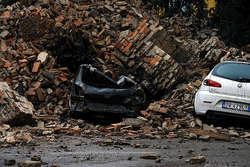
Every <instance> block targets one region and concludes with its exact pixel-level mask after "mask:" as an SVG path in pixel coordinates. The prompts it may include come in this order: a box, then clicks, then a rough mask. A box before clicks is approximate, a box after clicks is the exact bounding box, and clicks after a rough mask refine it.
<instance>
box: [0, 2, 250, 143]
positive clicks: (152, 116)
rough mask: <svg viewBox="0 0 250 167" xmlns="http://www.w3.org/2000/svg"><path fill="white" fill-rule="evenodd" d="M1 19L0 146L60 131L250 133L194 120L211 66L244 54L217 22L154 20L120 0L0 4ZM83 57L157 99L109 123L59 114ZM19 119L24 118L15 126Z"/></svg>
mask: <svg viewBox="0 0 250 167" xmlns="http://www.w3.org/2000/svg"><path fill="white" fill-rule="evenodd" d="M0 25H1V26H0V67H1V68H0V78H1V79H0V80H1V84H0V106H1V112H0V121H1V122H0V139H1V140H0V143H1V144H2V143H7V145H10V144H18V143H30V142H33V141H34V140H33V139H35V138H37V139H39V138H41V137H45V138H46V139H48V140H51V141H53V140H55V138H56V135H57V134H58V133H59V134H61V133H65V134H79V135H81V136H85V137H94V136H96V135H101V136H113V135H123V136H125V137H126V138H133V139H135V138H166V137H167V138H173V137H181V136H182V137H185V138H189V139H202V140H209V139H210V138H215V139H221V140H227V141H229V140H230V136H231V137H232V136H233V137H243V138H246V139H247V138H249V137H250V135H249V133H248V132H244V131H240V132H237V131H235V130H232V129H231V130H228V129H224V128H220V127H213V126H208V125H206V124H202V122H201V121H200V120H199V119H195V118H194V117H193V111H194V108H193V100H194V95H195V92H196V91H197V89H198V88H199V86H200V85H201V81H202V79H203V78H204V77H205V76H206V75H207V73H208V72H209V71H210V69H211V68H212V67H213V66H214V65H215V64H217V63H218V62H220V61H224V60H235V59H236V60H242V61H249V60H250V56H249V54H246V53H245V52H242V50H239V49H236V48H231V47H227V46H226V45H225V44H224V43H223V41H221V40H219V38H218V37H217V30H216V29H212V30H210V29H206V28H205V27H206V24H205V23H204V24H201V26H197V20H196V19H195V18H185V17H177V16H176V17H173V18H165V19H163V20H158V19H156V20H153V19H151V18H150V17H149V15H148V14H147V13H146V12H142V10H140V9H138V8H136V7H134V6H133V5H131V4H129V3H128V2H127V1H121V0H112V1H110V0H106V1H95V0H92V1H87V0H81V1H69V0H56V1H49V0H39V1H17V2H15V3H13V4H12V5H10V6H3V5H1V4H0ZM82 63H90V64H92V65H93V66H95V67H96V68H97V69H99V70H100V71H102V72H103V73H105V74H107V75H109V76H110V78H112V79H113V80H116V81H117V80H118V78H119V76H121V75H124V74H125V75H127V76H129V77H130V78H132V79H134V80H135V81H136V82H137V83H139V84H140V85H141V86H142V87H143V88H144V89H145V92H146V94H147V98H148V99H149V100H151V101H152V99H153V98H152V97H157V96H160V97H161V100H159V101H154V102H152V103H150V104H149V106H148V107H147V108H146V109H144V110H142V109H140V117H138V118H129V119H125V120H124V121H122V122H120V123H117V124H112V125H110V126H101V125H98V126H94V125H92V124H88V123H85V122H84V121H83V120H72V119H70V118H68V119H67V120H62V118H63V117H60V116H63V115H65V114H67V113H68V112H69V103H68V101H69V95H70V87H71V85H72V83H73V81H74V78H73V76H74V73H75V72H76V69H77V68H78V67H79V65H80V64H82ZM29 101H30V102H32V104H33V105H32V104H31V103H30V102H29ZM24 120H25V121H24ZM24 123H25V124H29V125H28V126H24V127H21V128H16V127H15V126H18V125H23V124H24ZM10 126H11V127H10Z"/></svg>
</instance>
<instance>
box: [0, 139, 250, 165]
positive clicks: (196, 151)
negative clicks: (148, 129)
mask: <svg viewBox="0 0 250 167" xmlns="http://www.w3.org/2000/svg"><path fill="white" fill-rule="evenodd" d="M106 140H107V139H103V138H96V139H87V138H82V137H75V136H61V137H59V138H58V139H57V140H56V141H55V142H47V141H42V142H39V144H35V145H26V146H18V147H10V148H1V149H0V166H1V167H2V166H4V159H15V160H16V162H17V163H18V162H21V161H24V160H30V158H31V157H32V156H34V155H40V156H41V159H42V161H43V165H42V166H44V167H46V166H48V167H50V166H52V165H59V166H60V167H85V166H86V167H112V166H114V167H116V166H119V167H123V166H130V167H151V166H162V167H178V166H180V167H189V166H190V167H196V166H202V167H231V166H234V167H248V166H250V143H247V142H245V141H244V140H242V139H237V140H235V141H232V142H224V141H216V140H210V141H208V142H205V141H200V140H185V139H184V140H183V139H180V138H177V139H159V140H158V139H157V140H156V139H154V140H150V139H141V140H127V141H125V140H123V139H121V138H119V137H116V138H113V139H112V142H111V143H110V144H108V145H107V146H103V141H106ZM109 141H110V140H109ZM105 143H106V142H105ZM135 145H136V146H137V147H138V148H137V147H135ZM143 154H157V155H159V156H160V159H161V162H160V163H157V162H155V160H146V159H141V158H140V156H141V155H143ZM194 155H204V156H205V157H206V162H205V163H202V164H190V163H187V162H186V160H188V159H190V157H192V156H194ZM16 166H17V165H16Z"/></svg>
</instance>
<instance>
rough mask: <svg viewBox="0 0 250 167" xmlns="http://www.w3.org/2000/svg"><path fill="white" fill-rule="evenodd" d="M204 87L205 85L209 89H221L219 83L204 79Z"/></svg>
mask: <svg viewBox="0 0 250 167" xmlns="http://www.w3.org/2000/svg"><path fill="white" fill-rule="evenodd" d="M204 85H206V86H211V87H217V88H221V84H220V83H218V82H215V81H213V80H211V79H206V80H205V81H204Z"/></svg>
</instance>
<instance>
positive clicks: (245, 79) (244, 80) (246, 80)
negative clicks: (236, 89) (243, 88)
mask: <svg viewBox="0 0 250 167" xmlns="http://www.w3.org/2000/svg"><path fill="white" fill-rule="evenodd" d="M237 81H239V82H250V78H239V79H237Z"/></svg>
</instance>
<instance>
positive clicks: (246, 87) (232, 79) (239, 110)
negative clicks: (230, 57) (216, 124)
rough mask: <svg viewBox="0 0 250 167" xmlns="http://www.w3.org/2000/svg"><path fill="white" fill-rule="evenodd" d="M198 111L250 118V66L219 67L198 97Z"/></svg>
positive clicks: (228, 63) (231, 63)
mask: <svg viewBox="0 0 250 167" xmlns="http://www.w3.org/2000/svg"><path fill="white" fill-rule="evenodd" d="M195 112H196V114H197V115H205V116H206V115H207V114H209V113H215V114H216V113H217V114H218V113H219V114H229V115H233V116H250V63H245V62H238V61H226V62H222V63H219V64H217V65H216V66H215V67H214V68H213V70H212V71H211V72H210V73H209V74H208V75H207V76H206V78H205V79H204V81H203V82H202V85H201V87H200V88H199V90H198V92H197V93H196V95H195Z"/></svg>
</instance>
